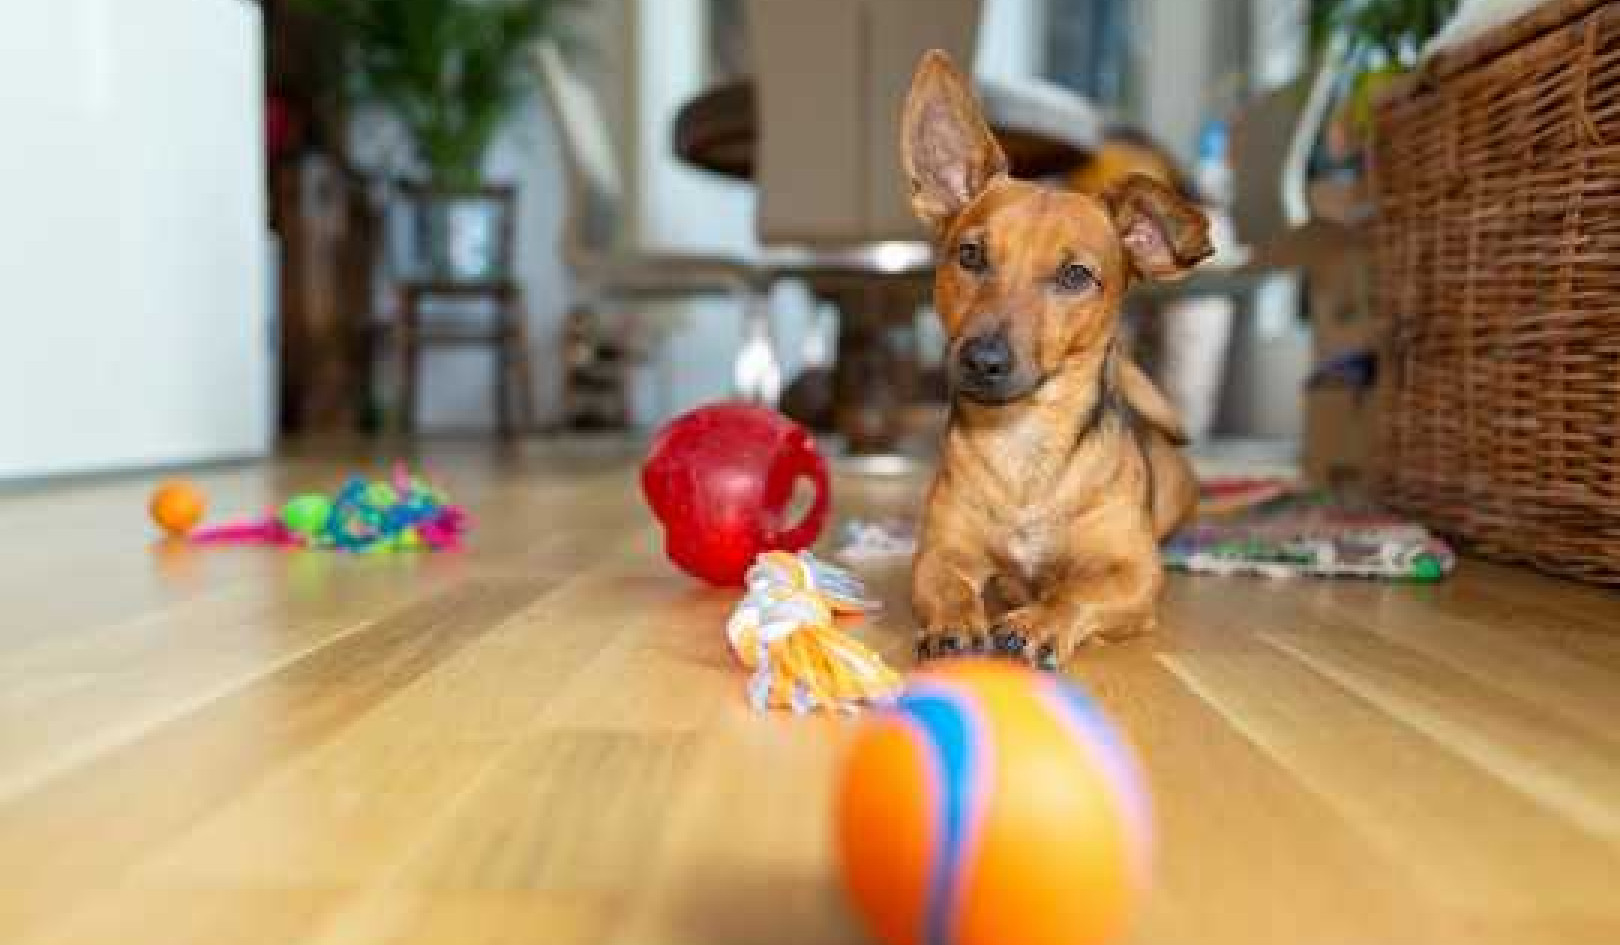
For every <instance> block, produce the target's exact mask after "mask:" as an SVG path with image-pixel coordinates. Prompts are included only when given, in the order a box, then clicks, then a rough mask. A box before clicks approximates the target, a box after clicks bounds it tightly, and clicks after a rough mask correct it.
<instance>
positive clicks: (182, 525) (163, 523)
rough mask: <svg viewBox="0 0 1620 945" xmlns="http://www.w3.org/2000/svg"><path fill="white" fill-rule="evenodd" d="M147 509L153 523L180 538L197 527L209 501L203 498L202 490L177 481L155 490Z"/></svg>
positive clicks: (182, 481)
mask: <svg viewBox="0 0 1620 945" xmlns="http://www.w3.org/2000/svg"><path fill="white" fill-rule="evenodd" d="M147 508H148V510H149V511H150V512H151V514H152V521H153V522H154V523H156V524H157V526H158V527H159V528H161V529H163V530H164V531H165V532H168V533H169V534H170V535H174V536H176V537H178V536H181V535H186V534H189V533H190V532H191V530H192V529H193V528H196V527H197V523H198V522H200V521H202V517H203V512H204V511H206V510H207V508H208V501H207V499H205V498H203V494H202V490H201V489H198V488H197V487H196V486H194V485H192V484H191V483H189V482H186V481H184V480H179V479H176V480H171V481H169V482H165V483H163V484H162V485H160V486H158V487H157V489H155V490H153V492H152V500H151V502H150V503H148V506H147Z"/></svg>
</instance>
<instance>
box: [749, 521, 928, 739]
mask: <svg viewBox="0 0 1620 945" xmlns="http://www.w3.org/2000/svg"><path fill="white" fill-rule="evenodd" d="M744 581H745V583H746V585H747V588H748V590H747V593H746V594H744V596H743V599H742V601H741V602H740V603H739V604H738V605H737V610H736V612H735V613H733V614H732V615H731V619H730V620H729V621H727V623H726V639H727V640H729V641H730V643H731V651H732V652H733V653H735V654H736V655H737V659H738V660H740V661H741V662H742V664H743V666H745V667H747V668H748V669H750V670H753V677H752V678H751V679H750V680H749V683H748V699H749V702H751V703H752V704H753V706H754V707H755V708H756V709H766V708H788V709H792V710H793V711H794V712H810V711H812V710H815V709H818V708H837V709H843V710H846V711H853V710H855V709H857V708H859V707H860V706H861V705H863V704H868V703H879V702H886V701H888V700H890V699H892V698H894V697H895V696H896V695H898V694H899V691H900V675H899V674H898V673H896V672H895V671H894V670H892V669H890V668H889V667H888V666H887V665H886V664H885V663H884V662H883V658H882V657H880V656H879V655H878V654H877V653H875V652H873V651H872V650H871V649H870V648H868V647H867V646H865V645H864V644H862V643H861V642H860V641H858V640H856V639H855V638H854V637H852V636H850V635H849V634H848V633H846V632H844V631H843V630H842V629H840V628H839V626H838V618H840V617H852V616H859V615H862V614H868V613H871V612H872V611H875V610H877V609H878V607H879V603H878V602H877V601H876V600H873V599H871V598H870V597H868V596H867V592H866V588H865V587H864V586H863V585H862V584H861V582H860V580H859V579H857V578H856V577H855V576H854V575H852V574H850V573H849V572H847V571H844V570H842V569H839V568H836V567H833V566H832V565H829V564H826V563H825V562H822V561H819V560H817V559H816V557H815V556H814V555H812V554H811V553H810V552H808V551H801V552H799V553H798V554H796V555H794V554H789V553H787V552H784V551H770V552H766V553H764V554H762V555H760V556H759V557H758V558H756V559H755V560H754V564H753V566H752V567H751V568H749V569H748V574H747V576H746V577H745V579H744Z"/></svg>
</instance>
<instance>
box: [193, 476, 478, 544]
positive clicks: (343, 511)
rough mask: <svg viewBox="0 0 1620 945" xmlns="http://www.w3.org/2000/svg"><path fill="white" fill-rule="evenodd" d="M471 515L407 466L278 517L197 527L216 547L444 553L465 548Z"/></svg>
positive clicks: (312, 495)
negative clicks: (412, 472) (388, 476)
mask: <svg viewBox="0 0 1620 945" xmlns="http://www.w3.org/2000/svg"><path fill="white" fill-rule="evenodd" d="M466 529H467V516H466V513H465V512H464V511H463V510H462V509H461V507H460V506H457V505H453V504H451V503H450V500H449V498H448V497H447V496H446V495H445V493H444V492H443V491H442V490H441V489H439V488H438V487H437V486H434V485H433V484H432V483H430V482H428V481H427V480H425V479H423V478H421V477H419V476H414V475H412V474H411V473H410V472H408V471H407V470H406V469H405V468H404V467H398V468H396V469H395V470H394V475H393V478H392V479H389V480H382V479H378V480H370V481H368V480H365V479H361V478H359V477H355V478H353V479H350V480H349V481H348V482H346V483H344V484H343V487H342V488H340V489H339V490H338V491H337V493H336V494H335V495H333V496H331V497H328V496H326V495H323V494H321V493H318V492H308V493H304V494H302V495H298V496H294V497H293V498H292V499H291V500H290V501H288V502H287V504H285V505H283V506H282V507H281V509H280V510H279V511H278V512H277V513H275V514H274V515H270V516H266V517H265V518H262V519H255V520H250V521H245V522H233V523H228V524H224V525H217V526H214V527H212V528H206V529H202V530H199V531H197V532H196V533H195V534H193V535H192V541H194V542H197V543H199V544H210V545H285V546H293V547H304V548H335V549H340V550H343V551H355V552H372V551H411V550H415V549H419V548H426V549H429V550H432V551H442V550H447V549H452V548H456V547H459V546H460V544H461V536H462V534H463V533H464V532H465V531H466Z"/></svg>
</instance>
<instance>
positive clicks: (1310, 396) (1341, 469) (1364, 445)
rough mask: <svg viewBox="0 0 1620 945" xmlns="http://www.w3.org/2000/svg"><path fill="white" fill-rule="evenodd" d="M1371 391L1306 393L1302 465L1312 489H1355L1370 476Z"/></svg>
mask: <svg viewBox="0 0 1620 945" xmlns="http://www.w3.org/2000/svg"><path fill="white" fill-rule="evenodd" d="M1376 400H1377V398H1376V397H1375V396H1374V393H1373V392H1372V391H1357V390H1353V389H1351V388H1349V387H1343V386H1324V387H1318V388H1315V389H1312V390H1308V391H1306V392H1305V443H1304V449H1303V450H1302V453H1303V455H1302V463H1301V465H1302V466H1303V467H1304V472H1305V478H1306V479H1307V480H1309V481H1310V482H1311V484H1313V485H1317V486H1332V487H1335V488H1342V487H1358V486H1361V485H1363V484H1365V483H1366V481H1367V477H1368V474H1369V473H1370V462H1371V458H1372V448H1373V437H1374V436H1375V433H1376V426H1375V422H1374V421H1375V420H1376V417H1377V413H1376V405H1375V401H1376Z"/></svg>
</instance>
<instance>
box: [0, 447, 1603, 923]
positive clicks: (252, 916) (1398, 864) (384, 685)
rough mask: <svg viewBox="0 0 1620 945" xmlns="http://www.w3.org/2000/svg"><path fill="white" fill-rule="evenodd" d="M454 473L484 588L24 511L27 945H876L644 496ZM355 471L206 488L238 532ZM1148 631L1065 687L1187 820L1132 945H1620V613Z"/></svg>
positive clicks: (1349, 609) (138, 522)
mask: <svg viewBox="0 0 1620 945" xmlns="http://www.w3.org/2000/svg"><path fill="white" fill-rule="evenodd" d="M608 452H609V453H611V452H612V451H611V450H610V451H608ZM438 461H439V467H440V468H441V469H442V471H443V472H444V474H445V475H447V476H448V477H449V478H450V480H451V481H452V483H453V485H454V487H455V488H456V489H457V490H458V491H459V493H460V496H461V497H462V498H463V499H464V500H465V501H467V502H468V503H469V504H470V505H472V506H473V507H474V509H475V512H476V514H477V516H478V523H479V527H478V530H477V532H476V534H475V537H474V540H473V545H472V549H471V550H470V551H469V552H468V553H465V554H462V555H440V556H426V557H421V558H410V557H371V558H342V557H338V556H333V555H324V554H308V555H295V554H286V553H281V552H261V551H244V550H229V551H226V550H212V551H188V550H186V549H183V548H165V547H162V546H153V545H152V544H151V535H150V532H149V530H148V528H147V526H146V524H145V521H144V512H143V504H144V500H145V495H146V491H147V489H148V487H149V482H147V481H112V482H100V483H93V484H88V485H80V486H76V487H72V488H65V489H58V490H51V491H36V492H32V493H28V494H21V495H9V496H5V497H0V530H3V532H4V534H5V535H6V539H7V540H6V546H5V549H4V550H3V551H0V600H3V601H4V603H5V608H4V617H3V618H0V942H3V943H5V945H35V943H64V945H65V943H118V945H252V943H263V945H289V943H299V942H317V943H323V945H324V943H331V945H358V943H381V942H389V943H445V945H485V943H510V945H519V943H523V945H531V943H532V945H576V943H579V945H587V943H589V945H597V943H601V945H609V943H612V945H676V943H683V945H771V943H775V945H830V943H839V942H860V941H862V938H861V936H860V934H859V932H858V930H857V929H856V927H855V925H854V921H853V919H852V917H851V916H850V914H849V913H848V912H847V911H846V909H845V907H844V905H843V904H842V901H841V899H840V897H839V895H838V892H837V888H836V884H835V881H834V877H833V875H832V873H831V871H830V868H829V851H828V842H827V841H828V822H827V816H828V789H829V772H830V770H831V766H832V764H833V762H834V760H835V758H836V756H837V752H838V748H839V746H840V742H841V741H842V740H843V738H844V736H845V734H846V733H847V731H848V725H847V724H846V723H840V722H837V721H829V720H825V719H794V718H788V717H780V716H761V715H756V714H753V713H752V712H751V711H749V710H748V709H747V708H746V707H745V706H744V704H743V702H742V698H741V690H742V684H743V676H742V675H741V673H740V672H739V671H738V670H737V669H736V668H735V667H734V666H732V665H731V663H730V662H729V660H728V658H727V656H726V652H725V649H724V646H723V642H722V635H721V629H720V628H721V623H722V621H723V619H724V617H725V615H726V613H727V612H728V609H729V605H730V604H731V603H732V596H731V595H730V594H727V593H720V592H707V591H703V590H700V589H698V588H696V587H694V586H693V585H692V584H691V583H689V582H688V581H686V580H685V579H683V578H682V577H681V576H679V575H677V574H675V573H673V572H672V571H671V570H670V568H669V567H668V566H666V565H665V564H664V562H663V560H662V557H661V554H660V553H659V550H658V543H657V541H656V538H655V534H654V531H653V529H652V528H651V526H650V525H649V522H648V519H647V518H646V517H645V516H644V514H643V513H642V510H641V507H640V501H639V497H638V494H637V492H636V489H635V487H634V484H633V483H634V480H633V475H632V471H631V467H630V466H629V465H628V464H627V463H625V462H622V461H615V460H613V459H612V457H611V456H592V455H590V453H589V451H585V450H579V449H573V450H568V451H558V450H557V449H556V448H550V449H543V448H538V447H537V448H535V452H534V453H533V454H532V455H530V456H527V457H524V458H522V459H520V460H516V461H507V462H502V463H496V462H490V461H489V460H488V459H487V458H485V457H484V454H482V453H480V452H476V451H470V450H469V451H464V452H460V453H449V454H446V455H444V456H440V457H438ZM343 468H344V467H343V466H342V465H340V464H336V463H332V462H323V461H318V460H305V461H289V462H286V463H284V464H282V465H280V466H277V467H273V468H252V469H245V470H228V471H222V472H216V473H210V474H206V475H202V476H200V477H199V481H200V482H201V483H202V484H203V485H205V486H206V488H207V489H208V491H209V492H210V494H211V495H212V497H213V499H214V501H215V504H216V506H217V507H218V508H219V509H221V511H236V512H247V511H253V510H256V509H259V508H262V507H263V506H265V505H267V504H269V503H270V502H271V501H272V500H273V499H274V498H275V497H277V496H283V495H286V494H287V493H289V492H290V491H292V490H294V489H296V488H300V487H307V486H310V485H317V486H324V485H330V484H332V483H333V481H334V479H335V478H336V477H338V476H339V475H340V473H341V470H342V469H343ZM915 499H916V487H915V484H913V483H905V482H889V483H882V484H871V483H866V484H861V483H857V482H854V481H844V482H842V483H841V491H840V498H839V503H838V504H839V508H838V511H839V512H840V513H841V514H846V515H847V514H855V513H867V512H872V511H898V510H904V509H907V508H909V507H910V506H911V505H912V503H913V502H914V501H915ZM879 584H880V586H881V587H882V589H883V590H884V592H885V595H886V596H887V597H888V598H889V599H890V600H891V601H893V602H894V603H895V604H896V607H895V608H894V609H893V611H892V612H893V615H894V616H893V617H892V618H890V619H889V620H887V621H885V622H883V623H882V624H879V625H878V626H876V627H874V628H873V629H872V632H871V633H870V634H869V638H870V639H872V640H874V641H876V642H877V644H878V645H879V646H880V647H881V648H882V649H883V650H884V651H885V652H886V653H888V654H889V655H890V656H892V657H893V659H894V660H895V661H896V663H897V664H899V665H907V664H908V662H909V661H908V660H907V657H906V652H907V650H908V648H909V643H910V638H909V628H908V627H907V626H906V621H905V617H904V614H905V608H904V605H903V604H902V603H901V598H900V595H899V591H900V582H899V580H898V577H897V575H895V574H894V573H892V572H891V573H889V574H887V575H883V576H881V577H880V578H879ZM1162 624H1163V627H1164V630H1163V632H1162V633H1161V634H1159V635H1158V636H1157V637H1156V638H1153V639H1149V640H1142V641H1136V642H1131V643H1125V644H1120V645H1117V646H1113V647H1110V648H1106V649H1103V650H1100V651H1096V652H1092V653H1089V654H1087V655H1086V656H1085V658H1084V660H1083V661H1082V663H1081V664H1080V665H1078V666H1076V667H1075V668H1074V670H1073V671H1074V673H1075V674H1076V675H1077V676H1079V677H1081V678H1082V679H1084V680H1085V681H1086V682H1087V683H1088V684H1090V685H1091V686H1092V687H1093V689H1094V690H1095V692H1096V693H1097V694H1098V695H1099V696H1100V698H1101V699H1102V701H1103V702H1105V703H1106V704H1107V705H1108V707H1109V708H1110V709H1112V711H1113V712H1114V713H1115V714H1116V716H1117V718H1118V719H1119V720H1120V721H1121V722H1122V724H1123V725H1124V726H1125V727H1127V728H1128V729H1129V732H1130V734H1131V735H1132V736H1133V737H1134V739H1135V740H1136V741H1137V743H1138V744H1139V745H1140V747H1141V749H1142V751H1143V753H1144V755H1145V758H1146V762H1147V765H1148V768H1149V771H1150V774H1151V778H1152V781H1153V784H1154V788H1155V791H1156V795H1157V805H1158V811H1159V821H1160V834H1161V849H1160V851H1159V864H1158V868H1157V877H1156V882H1157V886H1156V889H1155V891H1154V894H1153V896H1152V898H1151V901H1150V902H1149V903H1148V904H1147V907H1146V909H1145V911H1144V914H1143V916H1142V919H1141V921H1140V923H1139V924H1138V927H1137V929H1136V933H1135V935H1134V936H1133V939H1132V941H1134V942H1141V943H1188V945H1193V943H1196V945H1227V943H1231V945H1238V943H1241V945H1264V943H1323V945H1328V943H1345V945H1350V943H1358V945H1359V943H1401V945H1436V943H1454V942H1455V943H1464V942H1466V943H1513V945H1533V943H1559V945H1575V943H1594V945H1597V943H1605V945H1613V943H1617V942H1620V598H1617V597H1616V596H1615V595H1612V594H1608V593H1604V592H1600V591H1597V590H1594V589H1590V588H1585V587H1581V586H1578V585H1573V584H1568V583H1561V582H1556V581H1552V580H1547V579H1543V578H1540V577H1537V576H1535V575H1532V574H1529V573H1526V572H1522V571H1517V570H1511V569H1505V568H1499V567H1494V566H1489V565H1484V564H1476V563H1467V564H1466V565H1465V566H1464V568H1463V570H1462V571H1461V573H1460V574H1459V576H1458V577H1457V578H1456V579H1455V580H1454V581H1452V582H1450V583H1448V584H1446V585H1444V586H1440V587H1395V586H1381V585H1374V584H1361V583H1306V582H1301V583H1264V582H1258V581H1251V580H1243V579H1231V578H1226V579H1202V580H1188V579H1178V580H1176V581H1174V582H1173V583H1172V585H1171V588H1170V591H1169V596H1168V600H1167V602H1166V604H1165V607H1164V618H1163V620H1162ZM1007 945H1018V943H1016V942H1009V943H1007Z"/></svg>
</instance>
